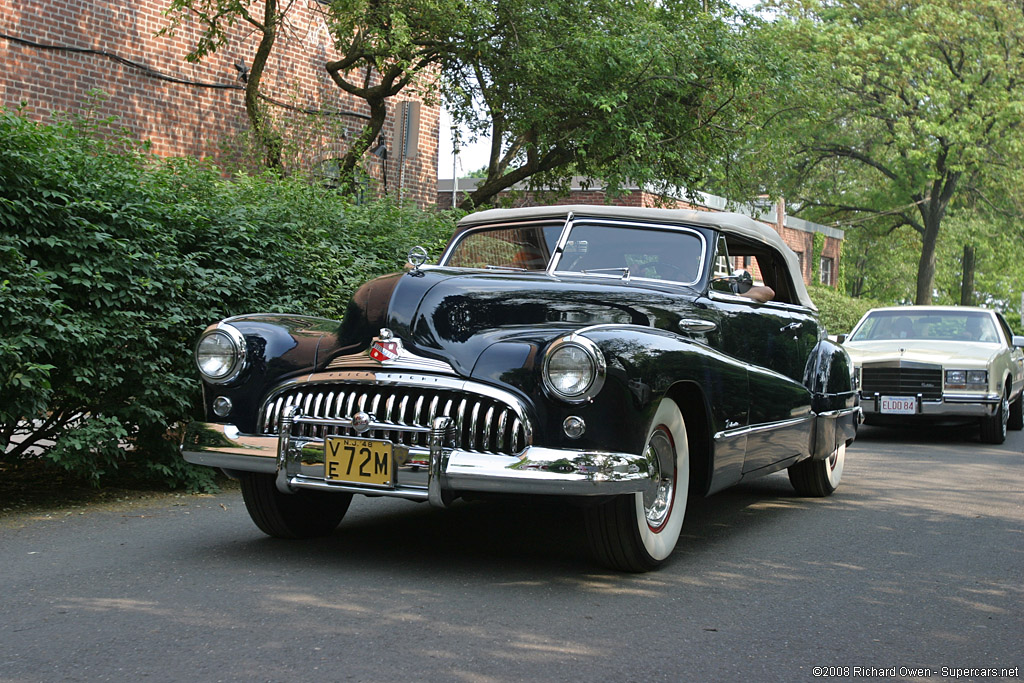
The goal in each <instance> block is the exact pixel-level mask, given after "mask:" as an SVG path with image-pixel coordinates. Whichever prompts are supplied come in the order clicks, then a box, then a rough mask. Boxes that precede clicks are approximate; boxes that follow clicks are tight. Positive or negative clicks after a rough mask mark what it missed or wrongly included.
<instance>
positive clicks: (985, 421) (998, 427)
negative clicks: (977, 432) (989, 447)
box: [981, 396, 1010, 444]
mask: <svg viewBox="0 0 1024 683" xmlns="http://www.w3.org/2000/svg"><path fill="white" fill-rule="evenodd" d="M1009 418H1010V402H1009V401H1008V400H1007V398H1006V396H1003V397H1002V398H1001V399H1000V400H999V409H998V410H996V412H995V414H994V415H989V416H988V417H983V418H981V440H982V441H983V442H985V443H995V444H998V443H1003V442H1004V441H1006V425H1007V422H1008V421H1009Z"/></svg>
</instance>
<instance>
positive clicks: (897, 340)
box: [841, 306, 1024, 444]
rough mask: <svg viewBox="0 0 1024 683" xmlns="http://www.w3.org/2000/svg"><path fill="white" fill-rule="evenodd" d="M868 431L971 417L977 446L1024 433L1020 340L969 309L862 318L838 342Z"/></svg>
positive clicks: (993, 315)
mask: <svg viewBox="0 0 1024 683" xmlns="http://www.w3.org/2000/svg"><path fill="white" fill-rule="evenodd" d="M841 341H842V343H843V346H844V347H845V348H846V350H847V351H848V352H849V354H850V358H851V359H852V360H853V364H854V372H855V374H856V379H857V382H858V386H859V390H860V403H861V408H862V410H863V413H864V419H865V421H866V422H867V423H868V424H900V423H904V424H918V423H921V422H936V421H941V420H957V419H964V418H967V419H969V418H977V420H978V423H979V425H980V427H981V440H982V441H984V442H986V443H997V444H998V443H1002V442H1003V441H1005V440H1006V430H1007V428H1009V429H1021V428H1022V427H1024V415H1022V407H1024V406H1022V403H1024V396H1022V393H1024V336H1022V335H1014V334H1013V332H1012V330H1011V329H1010V326H1009V325H1008V324H1007V323H1006V320H1005V319H1004V318H1003V316H1002V315H1001V314H1000V313H998V312H996V311H991V310H988V309H985V308H973V307H967V306H898V307H893V308H875V309H872V310H870V311H868V312H867V313H865V314H864V317H863V318H861V319H860V322H858V323H857V325H856V326H855V327H854V328H853V331H852V332H851V333H850V335H849V336H848V337H847V338H846V339H845V340H842V339H841Z"/></svg>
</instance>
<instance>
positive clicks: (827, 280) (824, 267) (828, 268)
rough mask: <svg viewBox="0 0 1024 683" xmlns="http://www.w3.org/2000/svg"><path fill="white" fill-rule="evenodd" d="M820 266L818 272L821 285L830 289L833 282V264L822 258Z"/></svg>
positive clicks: (830, 260) (825, 257) (826, 258)
mask: <svg viewBox="0 0 1024 683" xmlns="http://www.w3.org/2000/svg"><path fill="white" fill-rule="evenodd" d="M820 265H821V267H820V268H819V271H820V272H821V284H823V285H828V286H829V287H831V286H832V283H833V281H834V277H833V272H834V263H833V261H832V259H830V258H829V257H828V256H822V257H821V264H820Z"/></svg>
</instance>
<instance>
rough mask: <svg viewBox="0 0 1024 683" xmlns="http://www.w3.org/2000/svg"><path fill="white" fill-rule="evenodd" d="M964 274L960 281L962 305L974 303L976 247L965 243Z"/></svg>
mask: <svg viewBox="0 0 1024 683" xmlns="http://www.w3.org/2000/svg"><path fill="white" fill-rule="evenodd" d="M963 268H964V275H963V280H962V281H961V283H960V305H961V306H973V305H974V247H973V246H971V245H970V244H965V245H964V263H963Z"/></svg>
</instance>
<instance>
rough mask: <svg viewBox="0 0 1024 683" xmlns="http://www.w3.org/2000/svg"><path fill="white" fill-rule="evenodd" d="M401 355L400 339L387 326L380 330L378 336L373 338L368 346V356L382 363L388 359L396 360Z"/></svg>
mask: <svg viewBox="0 0 1024 683" xmlns="http://www.w3.org/2000/svg"><path fill="white" fill-rule="evenodd" d="M401 355H402V340H401V339H396V338H395V336H394V333H392V332H391V330H389V329H388V328H386V327H385V328H383V329H381V331H380V336H379V337H378V338H377V339H374V340H373V344H372V345H371V346H370V358H372V359H374V360H375V361H378V362H380V363H383V362H385V361H389V360H397V359H398V357H399V356H401Z"/></svg>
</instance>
